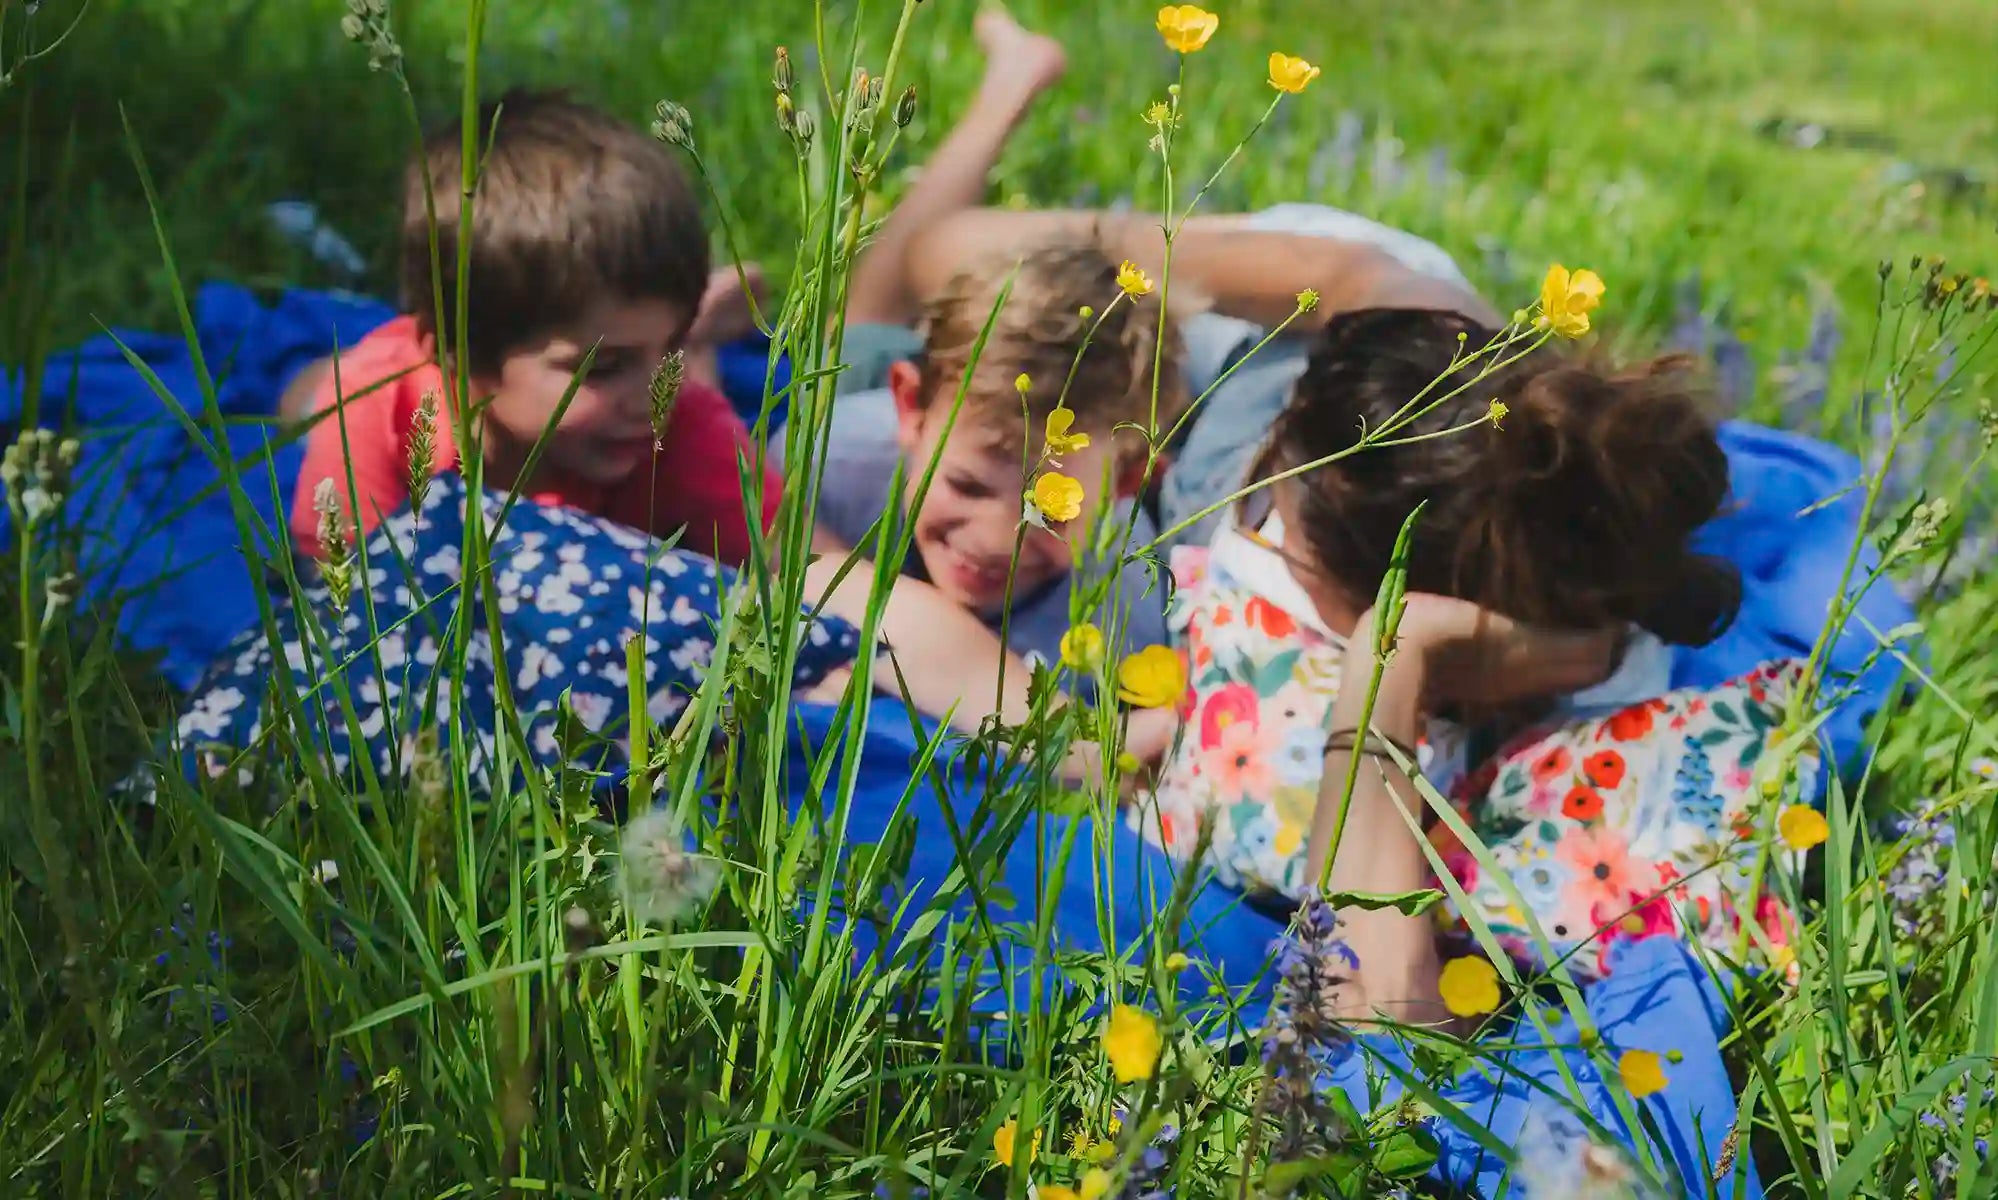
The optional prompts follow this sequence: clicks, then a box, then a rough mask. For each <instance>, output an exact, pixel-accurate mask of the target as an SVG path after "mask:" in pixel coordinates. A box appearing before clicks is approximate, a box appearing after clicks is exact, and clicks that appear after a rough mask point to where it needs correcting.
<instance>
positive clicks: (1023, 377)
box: [1013, 371, 1034, 396]
mask: <svg viewBox="0 0 1998 1200" xmlns="http://www.w3.org/2000/svg"><path fill="white" fill-rule="evenodd" d="M1013 390H1014V391H1016V392H1018V393H1020V394H1021V395H1022V396H1024V395H1026V394H1027V393H1028V392H1031V391H1033V390H1034V380H1033V377H1032V376H1031V375H1028V374H1027V373H1026V372H1025V371H1022V372H1020V374H1019V375H1018V376H1016V377H1015V378H1014V380H1013Z"/></svg>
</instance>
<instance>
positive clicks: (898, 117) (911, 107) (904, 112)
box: [895, 83, 916, 129]
mask: <svg viewBox="0 0 1998 1200" xmlns="http://www.w3.org/2000/svg"><path fill="white" fill-rule="evenodd" d="M915 119H916V85H915V84H913V83H912V84H910V85H909V90H908V91H906V92H903V93H902V98H901V99H900V100H897V101H896V102H895V125H896V127H897V128H900V129H907V128H908V127H909V122H911V121H913V120H915Z"/></svg>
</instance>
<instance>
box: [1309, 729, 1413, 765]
mask: <svg viewBox="0 0 1998 1200" xmlns="http://www.w3.org/2000/svg"><path fill="white" fill-rule="evenodd" d="M1359 734H1360V731H1359V730H1357V729H1335V730H1333V731H1332V732H1331V733H1329V734H1327V735H1326V737H1325V753H1327V754H1330V753H1332V752H1333V751H1335V750H1349V751H1352V752H1354V753H1356V754H1364V755H1367V756H1369V757H1371V758H1380V759H1386V760H1387V761H1389V762H1393V761H1394V760H1395V756H1394V753H1393V751H1400V753H1401V756H1402V757H1403V758H1405V759H1407V760H1408V761H1409V762H1411V763H1412V762H1414V761H1415V759H1416V755H1415V750H1414V748H1413V747H1411V746H1408V745H1406V744H1404V743H1402V742H1399V741H1397V740H1395V739H1394V738H1391V737H1388V736H1387V735H1386V734H1380V733H1371V732H1370V733H1368V734H1367V736H1366V739H1365V740H1364V741H1362V740H1361V738H1360V736H1359ZM1390 747H1392V750H1390Z"/></svg>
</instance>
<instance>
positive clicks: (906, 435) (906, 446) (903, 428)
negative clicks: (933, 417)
mask: <svg viewBox="0 0 1998 1200" xmlns="http://www.w3.org/2000/svg"><path fill="white" fill-rule="evenodd" d="M888 394H889V396H891V397H892V398H893V399H894V401H895V440H896V441H897V442H898V443H899V444H900V445H901V447H902V452H903V453H904V454H910V453H914V451H915V448H916V447H917V446H918V445H920V444H921V443H922V439H923V416H924V412H925V410H924V408H923V373H922V372H921V371H919V370H917V369H916V364H915V363H912V362H909V361H907V360H906V359H904V360H900V361H897V362H893V363H890V364H889V365H888Z"/></svg>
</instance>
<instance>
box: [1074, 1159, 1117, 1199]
mask: <svg viewBox="0 0 1998 1200" xmlns="http://www.w3.org/2000/svg"><path fill="white" fill-rule="evenodd" d="M1076 1194H1077V1195H1078V1196H1080V1197H1082V1200H1103V1197H1105V1196H1108V1195H1109V1194H1110V1172H1108V1171H1106V1170H1104V1169H1103V1168H1102V1167H1091V1168H1089V1169H1088V1170H1087V1171H1084V1172H1083V1173H1082V1185H1081V1187H1080V1188H1078V1189H1077V1191H1076Z"/></svg>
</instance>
